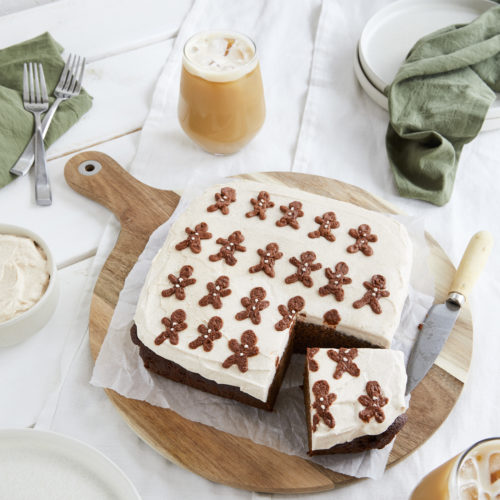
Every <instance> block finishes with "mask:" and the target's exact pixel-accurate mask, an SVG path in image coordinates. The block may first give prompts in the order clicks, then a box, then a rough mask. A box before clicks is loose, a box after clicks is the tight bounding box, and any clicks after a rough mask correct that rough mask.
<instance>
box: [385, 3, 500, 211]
mask: <svg viewBox="0 0 500 500" xmlns="http://www.w3.org/2000/svg"><path fill="white" fill-rule="evenodd" d="M494 91H496V92H498V91H500V7H493V8H491V9H489V10H488V11H486V12H485V13H484V14H482V15H481V16H479V17H478V18H477V19H475V20H474V21H473V22H471V23H470V24H467V25H455V26H449V27H447V28H444V29H442V30H439V31H436V32H435V33H432V34H430V35H428V36H426V37H424V38H422V39H421V40H419V41H418V42H417V43H416V44H415V46H414V47H413V48H412V49H411V51H410V53H409V54H408V56H407V58H406V60H405V62H404V64H403V65H402V66H401V68H400V69H399V71H398V73H397V75H396V78H395V79H394V81H393V83H392V84H391V85H390V86H388V87H387V88H386V90H385V93H386V94H387V95H388V99H389V114H390V123H389V127H388V130H387V135H386V147H387V153H388V156H389V162H390V164H391V168H392V171H393V174H394V178H395V181H396V186H397V188H398V190H399V193H400V194H401V195H402V196H405V197H407V198H417V199H421V200H425V201H428V202H431V203H434V204H436V205H444V204H445V203H447V202H448V200H449V199H450V196H451V192H452V189H453V182H454V180H455V174H456V170H457V165H458V160H459V158H460V153H461V151H462V148H463V146H464V144H467V143H468V142H470V141H471V140H472V139H474V137H476V135H477V134H478V133H479V130H480V129H481V126H482V124H483V121H484V118H485V116H486V113H487V111H488V108H489V107H490V105H491V104H492V103H493V101H494V100H495V97H496V96H495V93H494Z"/></svg>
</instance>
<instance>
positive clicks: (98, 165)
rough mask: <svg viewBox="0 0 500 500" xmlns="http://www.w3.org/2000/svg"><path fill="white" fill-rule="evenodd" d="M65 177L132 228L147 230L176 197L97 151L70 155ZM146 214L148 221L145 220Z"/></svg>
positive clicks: (126, 226)
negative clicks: (151, 222)
mask: <svg viewBox="0 0 500 500" xmlns="http://www.w3.org/2000/svg"><path fill="white" fill-rule="evenodd" d="M64 177H65V178H66V182H67V183H68V184H69V185H70V186H71V187H72V188H73V189H74V190H75V191H77V192H78V193H80V194H82V195H83V196H86V197H87V198H90V199H91V200H94V201H96V202H98V203H100V204H101V205H104V206H105V207H107V208H109V209H110V210H111V211H112V212H113V213H114V214H115V215H116V216H117V217H118V220H119V221H120V224H121V225H122V228H127V229H128V230H130V231H133V232H141V233H142V232H144V231H147V230H149V229H150V228H149V222H150V221H151V220H152V221H155V223H156V221H157V220H158V221H164V220H165V214H166V213H167V214H168V216H170V215H171V213H172V211H173V208H172V207H175V206H176V205H177V202H178V200H179V197H178V195H177V194H175V193H173V192H172V191H161V190H159V189H155V188H153V187H151V186H147V185H146V184H143V183H142V182H140V181H138V180H137V179H136V178H134V177H133V176H132V175H130V174H129V173H128V172H127V171H126V170H125V169H124V168H122V167H121V166H120V165H119V164H118V163H117V162H116V161H115V160H113V158H111V157H110V156H108V155H107V154H104V153H101V152H99V151H84V152H83V153H79V154H77V155H75V156H73V157H72V158H71V159H70V160H69V161H68V162H67V163H66V166H65V167H64ZM166 201H167V203H166ZM170 202H171V203H170ZM146 214H147V218H148V219H149V220H148V221H147V222H148V224H145V220H144V218H145V216H146ZM145 226H147V227H145ZM155 227H156V226H155Z"/></svg>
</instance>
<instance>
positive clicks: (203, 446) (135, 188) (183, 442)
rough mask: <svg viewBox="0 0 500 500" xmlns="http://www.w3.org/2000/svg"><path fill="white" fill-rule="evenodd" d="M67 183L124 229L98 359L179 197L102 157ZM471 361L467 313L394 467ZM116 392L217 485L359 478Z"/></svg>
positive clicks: (103, 308) (106, 291)
mask: <svg viewBox="0 0 500 500" xmlns="http://www.w3.org/2000/svg"><path fill="white" fill-rule="evenodd" d="M65 177H66V181H67V182H68V184H69V185H70V186H71V187H72V188H73V189H74V190H75V191H78V192H79V193H81V194H83V195H84V196H86V197H88V198H91V199H93V200H95V201H97V202H98V203H100V204H102V205H104V206H106V207H108V208H109V209H110V210H111V211H112V212H113V213H114V214H115V215H116V217H117V218H118V220H119V221H120V224H121V232H120V236H119V238H118V241H117V242H116V245H115V247H114V249H113V251H112V252H111V254H110V256H109V257H108V260H107V261H106V263H105V264H104V267H103V268H102V271H101V273H100V275H99V278H98V280H97V283H96V286H95V289H94V294H93V297H92V305H91V310H90V325H89V330H90V347H91V351H92V355H93V357H94V359H95V358H96V357H97V354H98V352H99V349H100V347H101V345H102V342H103V340H104V338H105V336H106V332H107V329H108V325H109V323H110V321H111V317H112V314H113V311H114V308H115V305H116V303H117V300H118V295H119V293H120V290H121V289H122V287H123V283H124V281H125V278H126V276H127V274H128V272H129V271H130V269H131V268H132V267H133V265H134V264H135V262H136V260H137V257H138V256H139V254H140V253H141V252H142V250H143V248H144V246H145V245H146V243H147V241H148V238H149V236H150V234H151V233H152V232H153V231H154V230H155V229H156V228H157V227H158V226H159V225H160V224H162V223H163V222H165V221H166V220H167V219H168V218H169V217H170V215H171V214H172V212H173V211H174V209H175V207H176V205H177V203H178V201H179V195H178V194H176V193H174V192H172V191H162V190H158V189H155V188H152V187H150V186H146V185H145V184H142V183H141V182H139V181H137V180H136V179H134V178H133V177H132V176H131V175H130V174H128V173H127V172H126V171H125V170H124V169H123V168H121V167H120V166H119V165H118V164H117V163H116V162H115V161H114V160H113V159H112V158H110V157H109V156H107V155H105V154H103V153H99V152H93V151H88V152H84V153H80V154H78V155H76V156H74V157H73V158H71V159H70V160H69V161H68V163H67V164H66V167H65ZM241 177H243V178H246V179H251V180H255V181H260V182H263V183H266V184H269V183H277V184H283V185H286V186H290V187H295V188H300V189H303V190H304V191H309V192H312V193H315V194H319V195H323V196H328V197H331V198H335V199H338V200H342V201H347V202H351V203H354V204H356V205H359V206H361V207H364V208H367V209H371V210H376V211H381V212H388V213H397V211H396V209H395V208H394V207H392V206H390V205H389V204H388V203H386V202H385V201H383V200H381V199H379V198H376V197H375V196H373V195H371V194H369V193H367V192H366V191H363V190H362V189H360V188H357V187H355V186H351V185H349V184H344V183H342V182H340V181H336V180H333V179H328V178H325V177H319V176H315V175H308V174H296V173H288V172H286V173H285V172H266V173H256V174H247V175H243V176H241ZM427 240H428V243H429V247H430V267H431V269H432V272H433V274H434V278H435V287H436V301H437V302H442V301H444V299H445V297H446V295H447V292H448V289H447V287H448V286H449V284H450V283H451V281H452V278H453V274H454V271H455V269H454V267H453V265H452V263H451V262H450V260H449V259H448V257H447V256H446V254H445V253H444V251H443V250H442V249H441V247H440V246H439V245H438V244H437V243H436V242H435V241H434V240H433V239H432V238H431V237H430V236H429V235H427ZM471 356H472V321H471V315H470V311H469V309H468V308H467V307H465V308H464V310H463V311H462V312H461V314H460V317H459V319H458V321H457V322H456V324H455V327H454V329H453V331H452V333H451V335H450V337H449V339H448V341H447V343H446V345H445V347H444V349H443V351H442V352H441V354H440V356H439V358H438V359H437V360H436V363H435V364H434V366H433V367H432V368H431V370H430V371H429V372H428V374H427V375H426V377H425V378H424V379H423V381H422V382H421V383H420V384H419V385H418V386H417V388H416V389H415V390H414V391H413V393H412V398H411V403H410V409H409V410H408V423H407V424H406V425H405V426H404V427H403V429H402V431H401V432H400V433H399V434H398V435H397V438H396V441H395V444H394V448H393V449H392V452H391V454H390V457H389V463H388V466H391V465H393V464H395V463H396V462H397V461H399V460H401V459H403V458H405V457H406V456H408V455H409V454H410V453H411V452H413V451H414V450H416V449H417V448H418V447H419V446H420V445H422V444H423V443H424V442H425V441H426V440H427V439H428V438H429V437H430V436H431V435H432V434H433V433H434V431H435V430H436V429H437V428H438V427H439V426H440V425H441V423H442V422H443V421H444V420H445V418H446V417H447V415H448V414H449V412H450V411H451V409H452V408H453V406H454V404H455V402H456V401H457V399H458V397H459V395H460V392H461V390H462V387H463V384H464V382H465V379H466V376H467V372H468V370H469V364H470V360H471ZM106 392H107V394H108V396H109V398H110V399H111V401H112V402H113V403H114V404H115V405H116V407H117V408H118V410H119V412H120V413H121V415H122V416H123V418H124V419H125V420H126V421H127V423H128V424H129V425H130V427H131V428H132V429H133V430H134V431H135V432H136V433H137V434H138V435H139V436H140V437H141V438H142V439H143V440H144V441H146V442H147V443H148V444H149V445H151V446H152V447H153V448H154V449H155V450H157V451H158V452H159V453H160V454H162V455H163V456H164V457H166V458H168V459H169V460H171V461H172V462H175V463H176V464H178V465H180V466H182V467H185V468H187V469H189V470H191V471H193V472H195V473H196V474H199V475H201V476H203V477H205V478H207V479H210V480H212V481H216V482H218V483H223V484H227V485H230V486H234V487H236V488H243V489H247V490H252V491H259V492H274V493H306V492H316V491H325V490H330V489H332V488H334V487H335V486H336V485H340V484H345V483H347V482H348V481H354V480H355V478H352V477H350V476H346V475H343V474H338V473H336V472H332V471H330V470H328V469H325V468H323V467H321V466H319V465H316V464H314V463H313V462H310V461H308V460H305V459H302V458H299V457H296V456H290V455H286V454H284V453H281V452H279V451H277V450H274V449H271V448H268V447H266V446H262V445H258V444H255V443H253V442H252V441H250V440H248V439H244V438H239V437H235V436H232V435H230V434H226V433H224V432H222V431H218V430H216V429H214V428H212V427H208V426H206V425H202V424H199V423H195V422H192V421H190V420H186V419H184V418H182V417H180V416H179V415H177V414H176V413H174V412H173V411H171V410H166V409H163V408H158V407H155V406H151V405H149V404H148V403H145V402H143V401H137V400H133V399H127V398H125V397H123V396H121V395H119V394H118V393H116V392H114V391H112V390H106ZM304 425H305V422H304Z"/></svg>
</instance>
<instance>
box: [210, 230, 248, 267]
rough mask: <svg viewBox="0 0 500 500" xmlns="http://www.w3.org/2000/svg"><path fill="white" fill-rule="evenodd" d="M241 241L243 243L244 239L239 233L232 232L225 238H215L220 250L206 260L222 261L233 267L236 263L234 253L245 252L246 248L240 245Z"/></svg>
mask: <svg viewBox="0 0 500 500" xmlns="http://www.w3.org/2000/svg"><path fill="white" fill-rule="evenodd" d="M243 241H245V237H244V236H243V235H242V234H241V232H240V231H234V232H233V233H231V234H230V235H229V236H228V237H227V238H217V241H216V242H217V244H218V245H221V248H220V250H219V251H218V252H217V253H216V254H214V255H210V256H209V257H208V258H209V259H210V260H211V261H212V262H216V261H218V260H221V259H224V261H225V263H226V264H228V265H229V266H234V265H235V264H236V262H238V260H237V259H236V257H235V256H234V253H235V252H246V251H247V249H246V247H244V246H243V245H241V244H240V243H242V242H243Z"/></svg>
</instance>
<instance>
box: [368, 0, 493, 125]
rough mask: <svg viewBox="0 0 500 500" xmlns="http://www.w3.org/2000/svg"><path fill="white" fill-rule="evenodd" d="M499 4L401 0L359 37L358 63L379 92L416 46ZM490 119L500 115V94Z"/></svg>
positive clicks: (382, 12)
mask: <svg viewBox="0 0 500 500" xmlns="http://www.w3.org/2000/svg"><path fill="white" fill-rule="evenodd" d="M495 5H498V4H496V3H493V2H490V1H489V0H399V1H398V2H394V3H391V4H389V5H387V6H386V7H384V8H383V9H381V10H379V11H378V12H377V13H376V14H375V15H374V16H373V17H372V18H371V19H370V20H369V21H368V23H367V24H366V26H365V27H364V28H363V32H362V33H361V37H360V39H359V63H360V64H361V68H362V69H363V71H364V73H365V75H366V77H367V79H368V80H369V81H370V82H371V84H372V85H373V86H375V87H376V88H377V89H378V91H379V92H382V91H383V90H384V88H385V87H386V86H387V85H388V84H389V83H390V82H392V80H393V79H394V77H395V76H396V73H397V71H398V69H399V66H400V65H401V63H402V62H403V61H404V59H405V57H406V55H407V54H408V52H409V51H410V49H411V48H412V47H413V45H414V44H415V43H416V42H417V41H418V40H419V39H420V38H422V37H423V36H425V35H428V34H429V33H432V32H433V31H436V30H438V29H441V28H444V27H446V26H449V25H451V24H463V23H469V22H471V21H472V20H473V19H475V18H476V17H477V16H479V15H481V14H482V13H483V12H485V11H486V10H488V9H489V8H491V7H492V6H495ZM487 118H500V97H497V100H496V101H495V102H494V103H493V104H492V106H491V107H490V109H489V111H488V114H487Z"/></svg>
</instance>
